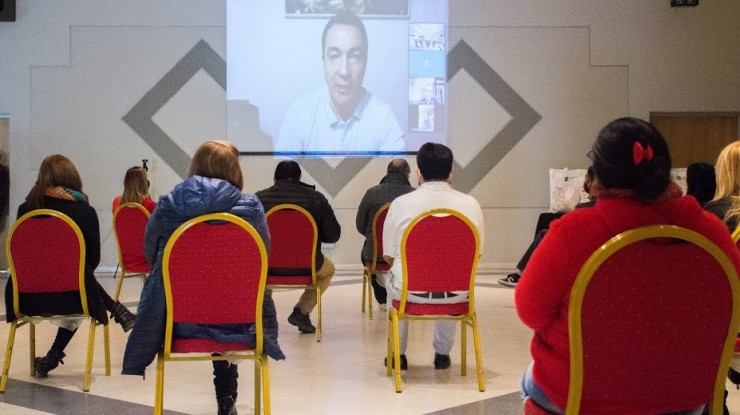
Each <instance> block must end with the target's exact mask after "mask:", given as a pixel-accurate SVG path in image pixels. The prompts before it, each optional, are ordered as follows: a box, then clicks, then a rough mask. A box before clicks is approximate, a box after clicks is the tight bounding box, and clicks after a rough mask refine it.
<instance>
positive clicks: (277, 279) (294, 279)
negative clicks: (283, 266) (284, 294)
mask: <svg viewBox="0 0 740 415" xmlns="http://www.w3.org/2000/svg"><path fill="white" fill-rule="evenodd" d="M311 283H312V282H311V276H310V275H290V276H283V275H268V276H267V285H311Z"/></svg>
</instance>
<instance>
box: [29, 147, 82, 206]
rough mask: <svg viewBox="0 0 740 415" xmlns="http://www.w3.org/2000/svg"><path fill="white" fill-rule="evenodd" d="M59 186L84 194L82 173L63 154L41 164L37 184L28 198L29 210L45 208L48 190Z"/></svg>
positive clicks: (55, 155) (51, 157)
mask: <svg viewBox="0 0 740 415" xmlns="http://www.w3.org/2000/svg"><path fill="white" fill-rule="evenodd" d="M57 186H61V187H66V188H68V189H72V190H74V191H77V192H82V179H81V178H80V173H78V172H77V168H76V167H75V165H74V164H73V163H72V160H70V159H68V158H67V157H65V156H63V155H61V154H54V155H51V156H48V157H46V158H45V159H44V160H43V161H42V162H41V167H39V175H38V178H37V179H36V184H35V185H34V186H33V188H32V189H31V192H30V193H29V194H28V196H27V197H26V201H27V202H28V206H29V208H31V209H41V208H43V207H44V195H45V194H46V189H48V188H50V187H57Z"/></svg>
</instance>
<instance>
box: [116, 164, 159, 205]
mask: <svg viewBox="0 0 740 415" xmlns="http://www.w3.org/2000/svg"><path fill="white" fill-rule="evenodd" d="M130 202H133V203H138V204H140V205H142V206H144V207H145V208H146V210H148V211H149V213H151V212H153V211H154V208H155V207H156V206H157V203H156V202H155V201H153V200H152V199H151V198H150V197H149V180H148V179H147V176H146V169H145V168H144V167H141V166H134V167H131V168H130V169H128V170H126V176H124V178H123V193H122V194H120V195H118V196H116V198H115V199H113V211H114V212H115V211H116V209H118V206H119V205H122V204H124V203H130Z"/></svg>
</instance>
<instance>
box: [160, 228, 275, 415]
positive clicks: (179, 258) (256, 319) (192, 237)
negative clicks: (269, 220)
mask: <svg viewBox="0 0 740 415" xmlns="http://www.w3.org/2000/svg"><path fill="white" fill-rule="evenodd" d="M162 271H163V278H164V289H165V300H166V302H167V322H166V326H165V338H164V346H163V348H162V350H161V351H160V353H159V355H158V356H157V380H156V384H155V398H154V413H155V415H161V414H162V410H163V404H164V367H165V362H173V361H202V360H227V359H232V358H237V359H251V360H254V402H255V403H254V407H255V413H257V414H259V413H260V407H261V402H262V401H264V413H265V414H266V415H269V413H270V371H269V365H268V359H267V355H266V354H265V353H264V349H263V341H264V337H263V329H262V302H263V299H264V294H265V278H266V275H267V253H266V250H265V245H264V243H263V242H262V238H261V237H260V235H259V233H257V231H256V230H255V229H254V228H253V227H252V225H250V224H249V223H247V222H246V221H245V220H243V219H241V218H239V217H237V216H234V215H232V214H228V213H213V214H208V215H202V216H198V217H196V218H193V219H191V220H189V221H187V222H185V223H184V224H182V225H180V227H179V228H177V230H176V231H175V232H174V233H173V234H172V236H171V237H170V239H169V240H168V242H167V245H166V246H165V251H164V256H163V262H162ZM177 323H188V324H210V325H213V324H254V325H255V331H256V345H255V346H254V347H250V346H248V345H246V344H243V343H224V342H218V341H215V340H210V339H200V338H198V339H196V338H181V337H175V336H174V335H173V329H174V325H175V324H177ZM214 354H215V355H214ZM227 354H228V355H227ZM260 391H261V392H262V397H261V396H260Z"/></svg>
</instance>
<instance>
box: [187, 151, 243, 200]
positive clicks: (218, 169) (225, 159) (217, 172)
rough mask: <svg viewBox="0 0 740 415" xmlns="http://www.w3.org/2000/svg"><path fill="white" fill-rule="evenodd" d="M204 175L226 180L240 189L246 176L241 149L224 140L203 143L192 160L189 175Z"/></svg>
mask: <svg viewBox="0 0 740 415" xmlns="http://www.w3.org/2000/svg"><path fill="white" fill-rule="evenodd" d="M191 176H203V177H210V178H213V179H221V180H226V181H227V182H229V183H231V184H232V185H234V186H235V187H236V188H238V189H239V190H241V189H242V187H243V186H244V176H242V169H241V167H240V166H239V149H237V148H236V146H235V145H233V144H232V143H230V142H228V141H224V140H209V141H206V142H205V143H203V144H201V145H200V147H198V149H197V150H196V151H195V155H193V159H192V160H191V161H190V169H189V171H188V177H191Z"/></svg>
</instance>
